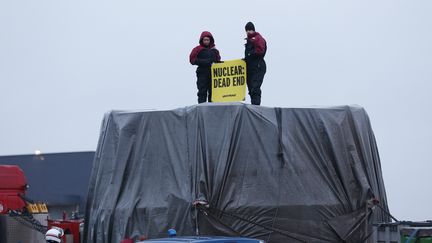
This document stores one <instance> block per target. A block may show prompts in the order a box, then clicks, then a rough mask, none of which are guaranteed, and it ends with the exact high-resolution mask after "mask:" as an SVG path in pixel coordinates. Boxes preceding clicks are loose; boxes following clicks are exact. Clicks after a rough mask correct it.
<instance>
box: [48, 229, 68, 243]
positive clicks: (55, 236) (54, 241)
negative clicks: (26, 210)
mask: <svg viewBox="0 0 432 243" xmlns="http://www.w3.org/2000/svg"><path fill="white" fill-rule="evenodd" d="M63 235H64V232H63V230H62V229H61V228H58V227H52V228H51V229H49V230H48V231H47V232H46V233H45V240H46V242H48V243H61V242H62V239H61V238H62V237H63Z"/></svg>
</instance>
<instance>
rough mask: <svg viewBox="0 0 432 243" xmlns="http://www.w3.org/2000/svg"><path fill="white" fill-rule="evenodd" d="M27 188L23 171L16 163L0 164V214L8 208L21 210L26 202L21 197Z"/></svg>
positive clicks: (7, 210) (6, 211) (5, 212)
mask: <svg viewBox="0 0 432 243" xmlns="http://www.w3.org/2000/svg"><path fill="white" fill-rule="evenodd" d="M26 190H27V181H26V178H25V176H24V172H23V171H22V170H21V168H19V167H18V166H16V165H0V214H7V213H8V212H9V211H10V210H16V211H23V210H24V208H25V207H26V202H25V201H24V199H23V198H22V197H21V195H22V196H24V194H25V191H26Z"/></svg>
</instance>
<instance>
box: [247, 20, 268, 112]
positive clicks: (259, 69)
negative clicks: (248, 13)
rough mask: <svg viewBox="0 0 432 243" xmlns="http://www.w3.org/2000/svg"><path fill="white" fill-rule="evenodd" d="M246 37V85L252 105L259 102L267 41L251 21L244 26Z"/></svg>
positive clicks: (264, 70)
mask: <svg viewBox="0 0 432 243" xmlns="http://www.w3.org/2000/svg"><path fill="white" fill-rule="evenodd" d="M245 30H246V34H247V38H246V44H245V58H244V60H245V61H246V71H247V82H246V83H247V86H248V89H249V96H250V98H251V103H252V104H253V105H260V104H261V85H262V83H263V80H264V75H265V73H266V70H267V66H266V63H265V61H264V56H265V54H266V52H267V43H266V41H265V40H264V38H263V37H262V36H261V35H260V33H258V32H256V31H255V26H254V24H253V23H252V22H248V23H247V24H246V26H245Z"/></svg>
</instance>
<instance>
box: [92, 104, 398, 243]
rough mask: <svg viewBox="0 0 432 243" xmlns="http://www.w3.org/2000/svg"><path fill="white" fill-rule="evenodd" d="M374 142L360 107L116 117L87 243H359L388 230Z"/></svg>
mask: <svg viewBox="0 0 432 243" xmlns="http://www.w3.org/2000/svg"><path fill="white" fill-rule="evenodd" d="M375 204H379V205H380V208H382V209H384V210H386V211H388V207H387V199H386V193H385V188H384V182H383V178H382V173H381V165H380V159H379V154H378V149H377V145H376V141H375V137H374V134H373V131H372V128H371V124H370V121H369V118H368V116H367V114H366V111H365V110H364V109H363V108H361V107H357V106H340V107H329V108H271V107H261V106H254V105H246V104H242V103H218V104H212V103H208V104H200V105H195V106H191V107H185V108H180V109H175V110H168V111H142V112H140V111H134V112H128V111H112V112H110V113H107V114H106V116H105V118H104V120H103V123H102V128H101V134H100V138H99V144H98V148H97V151H96V155H95V161H94V164H93V170H92V175H91V180H90V186H89V195H88V199H87V208H86V223H85V230H84V231H85V232H84V237H85V239H86V240H87V242H120V241H121V239H124V238H127V237H130V238H133V239H138V238H139V237H140V236H143V235H145V236H146V237H148V238H158V237H165V236H166V231H167V229H169V228H175V229H176V230H177V233H178V235H183V236H187V235H195V234H200V235H218V236H244V237H252V238H258V239H262V240H265V241H266V242H277V243H285V242H342V241H345V242H362V241H364V240H365V239H366V238H367V237H368V236H369V235H370V234H371V233H372V232H371V230H372V224H373V223H374V222H389V221H390V220H389V217H388V215H387V214H385V213H384V210H381V209H379V208H377V207H374V205H375Z"/></svg>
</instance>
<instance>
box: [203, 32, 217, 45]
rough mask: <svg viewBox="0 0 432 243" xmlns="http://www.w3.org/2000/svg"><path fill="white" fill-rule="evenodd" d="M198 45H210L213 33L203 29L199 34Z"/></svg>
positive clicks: (212, 42) (212, 41) (212, 40)
mask: <svg viewBox="0 0 432 243" xmlns="http://www.w3.org/2000/svg"><path fill="white" fill-rule="evenodd" d="M199 43H200V45H202V46H205V47H211V46H213V45H214V39H213V35H212V34H211V33H210V32H208V31H203V32H202V33H201V36H200V41H199Z"/></svg>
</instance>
